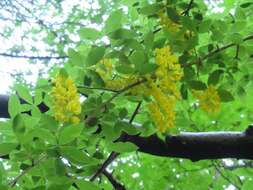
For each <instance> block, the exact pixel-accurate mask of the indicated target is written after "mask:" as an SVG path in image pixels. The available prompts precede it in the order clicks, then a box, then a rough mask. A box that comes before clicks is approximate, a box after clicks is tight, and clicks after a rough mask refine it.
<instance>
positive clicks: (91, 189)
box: [76, 180, 101, 190]
mask: <svg viewBox="0 0 253 190" xmlns="http://www.w3.org/2000/svg"><path fill="white" fill-rule="evenodd" d="M76 184H77V186H78V187H79V188H80V190H101V188H99V187H98V186H97V185H96V184H94V183H92V182H89V181H85V180H78V181H77V182H76Z"/></svg>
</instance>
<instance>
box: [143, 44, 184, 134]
mask: <svg viewBox="0 0 253 190" xmlns="http://www.w3.org/2000/svg"><path fill="white" fill-rule="evenodd" d="M155 61H156V64H157V65H158V66H159V67H158V69H157V70H156V72H155V76H156V79H155V80H152V79H150V78H148V85H149V86H150V94H151V95H152V96H153V98H154V101H153V103H152V104H150V105H149V106H148V108H149V112H150V115H151V117H152V120H153V121H154V123H155V125H156V127H157V130H158V131H160V132H166V131H167V130H168V129H170V128H172V127H174V126H175V117H176V114H175V111H174V109H175V105H176V101H177V99H179V98H180V92H179V90H178V88H177V83H178V82H179V81H180V80H181V78H182V76H183V71H182V68H181V66H180V64H178V58H177V56H175V55H173V54H171V51H170V48H169V47H168V46H166V47H163V48H160V49H156V50H155Z"/></svg>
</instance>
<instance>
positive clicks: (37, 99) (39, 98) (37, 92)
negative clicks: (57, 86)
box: [34, 89, 43, 106]
mask: <svg viewBox="0 0 253 190" xmlns="http://www.w3.org/2000/svg"><path fill="white" fill-rule="evenodd" d="M42 93H43V92H42V91H41V90H39V89H36V90H35V96H34V105H36V106H37V105H39V104H40V103H41V102H42V99H43V98H42Z"/></svg>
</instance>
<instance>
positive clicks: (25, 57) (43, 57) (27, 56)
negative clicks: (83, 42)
mask: <svg viewBox="0 0 253 190" xmlns="http://www.w3.org/2000/svg"><path fill="white" fill-rule="evenodd" d="M0 56H3V57H11V58H23V59H40V60H44V59H66V58H68V56H58V57H57V56H56V57H54V56H29V55H14V54H8V53H0Z"/></svg>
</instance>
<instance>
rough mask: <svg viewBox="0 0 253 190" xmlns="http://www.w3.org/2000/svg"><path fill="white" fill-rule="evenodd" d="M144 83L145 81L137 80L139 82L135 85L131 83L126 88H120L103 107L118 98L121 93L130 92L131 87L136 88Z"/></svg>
mask: <svg viewBox="0 0 253 190" xmlns="http://www.w3.org/2000/svg"><path fill="white" fill-rule="evenodd" d="M146 81H147V80H146V79H142V80H139V81H137V82H135V83H133V84H130V85H128V86H126V87H124V88H122V89H121V90H119V91H118V92H117V93H116V94H114V95H113V96H112V97H111V98H110V99H109V100H107V101H106V102H105V103H104V105H106V104H108V103H110V102H111V101H112V100H113V99H114V98H116V97H118V96H119V95H121V94H122V93H124V92H126V91H128V90H130V89H131V88H133V87H135V86H138V85H140V84H142V83H144V82H146ZM102 106H103V105H102Z"/></svg>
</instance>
